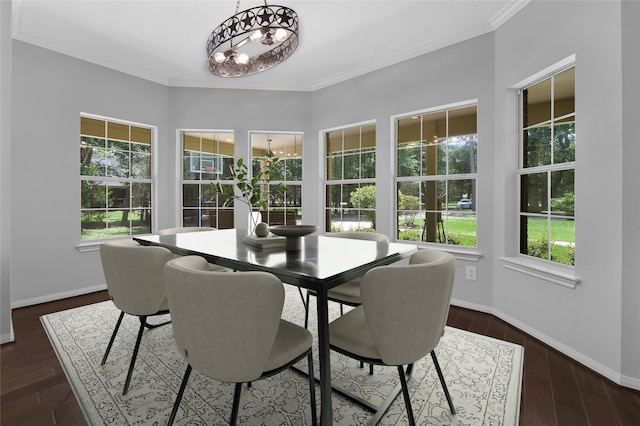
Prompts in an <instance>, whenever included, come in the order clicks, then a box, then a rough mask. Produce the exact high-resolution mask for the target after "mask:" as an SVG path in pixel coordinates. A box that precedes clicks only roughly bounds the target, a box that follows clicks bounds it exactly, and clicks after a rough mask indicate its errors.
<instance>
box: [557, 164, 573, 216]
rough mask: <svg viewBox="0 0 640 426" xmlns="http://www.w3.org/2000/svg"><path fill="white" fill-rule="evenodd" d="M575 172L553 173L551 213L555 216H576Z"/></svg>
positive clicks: (559, 171) (562, 171)
mask: <svg viewBox="0 0 640 426" xmlns="http://www.w3.org/2000/svg"><path fill="white" fill-rule="evenodd" d="M574 174H575V173H574V171H573V169H572V170H557V171H553V172H551V212H552V213H553V214H554V215H562V216H574V215H575V208H574V201H575V195H574V188H575V184H574Z"/></svg>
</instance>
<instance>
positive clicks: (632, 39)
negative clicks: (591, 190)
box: [622, 1, 640, 381]
mask: <svg viewBox="0 0 640 426" xmlns="http://www.w3.org/2000/svg"><path fill="white" fill-rule="evenodd" d="M638 22H640V2H636V1H625V2H623V3H622V87H623V91H622V108H623V112H622V138H623V147H622V167H623V174H622V178H623V182H622V194H623V195H622V229H623V233H622V253H623V257H622V375H623V376H624V377H627V378H628V380H629V381H632V380H634V379H633V378H635V380H636V381H637V380H638V379H640V262H639V261H638V259H640V220H638V217H639V214H638V212H639V211H640V208H639V207H640V201H639V200H640V167H638V159H639V158H640V143H639V142H640V25H638Z"/></svg>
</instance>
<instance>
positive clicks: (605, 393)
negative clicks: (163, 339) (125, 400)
mask: <svg viewBox="0 0 640 426" xmlns="http://www.w3.org/2000/svg"><path fill="white" fill-rule="evenodd" d="M103 300H107V292H106V291H101V292H97V293H92V294H88V295H84V296H78V297H73V298H69V299H64V300H59V301H55V302H50V303H43V304H40V305H35V306H29V307H25V308H20V309H15V310H14V311H13V326H14V333H15V336H16V341H15V342H13V343H7V344H4V345H2V347H1V353H0V357H1V364H2V369H1V374H2V380H1V382H2V392H1V395H0V398H1V408H0V411H1V417H0V424H1V425H6V426H9V425H11V426H18V425H28V426H38V425H54V424H57V425H86V422H85V420H84V417H83V414H82V412H81V411H80V407H79V406H78V403H77V402H76V399H75V396H74V394H73V392H72V391H71V388H70V387H69V384H68V382H67V380H66V377H65V375H64V372H63V371H62V369H61V367H60V364H59V362H58V359H57V358H56V355H55V353H54V351H53V349H52V348H51V344H50V343H49V340H48V338H47V336H46V334H45V332H44V329H43V328H42V325H41V324H40V320H39V317H40V316H41V315H44V314H48V313H51V312H57V311H61V310H64V309H69V308H73V307H76V306H82V305H86V304H90V303H95V302H99V301H103ZM448 324H449V325H451V326H453V327H456V328H460V329H463V330H468V331H471V332H474V333H478V334H483V335H486V336H490V337H494V338H497V339H501V340H506V341H509V342H513V343H517V344H519V345H522V346H524V348H525V352H524V353H525V356H524V374H523V378H522V400H521V407H520V424H521V425H523V426H533V425H542V426H552V425H559V426H564V425H567V426H573V425H576V426H583V425H590V426H600V425H602V426H610V425H625V426H626V425H629V426H638V425H640V392H637V391H633V390H630V389H627V388H623V387H620V386H617V385H616V384H614V383H612V382H611V381H609V380H607V379H605V378H603V377H602V376H600V375H598V374H596V373H594V372H593V371H591V370H589V369H588V368H586V367H584V366H582V365H581V364H579V363H576V362H575V361H573V360H571V359H570V358H568V357H566V356H564V355H562V354H560V353H559V352H557V351H555V350H553V349H551V348H550V347H548V346H546V345H545V344H543V343H541V342H540V341H538V340H536V339H534V338H532V337H531V336H529V335H527V334H525V333H523V332H522V331H520V330H518V329H517V328H515V327H512V326H510V325H509V324H507V323H505V322H504V321H502V320H500V319H498V318H496V317H494V316H492V315H488V314H484V313H480V312H475V311H471V310H468V309H463V308H458V307H454V306H452V307H451V311H450V315H449V321H448Z"/></svg>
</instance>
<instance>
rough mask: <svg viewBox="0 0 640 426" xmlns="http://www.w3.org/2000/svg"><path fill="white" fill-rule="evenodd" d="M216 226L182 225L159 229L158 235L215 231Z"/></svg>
mask: <svg viewBox="0 0 640 426" xmlns="http://www.w3.org/2000/svg"><path fill="white" fill-rule="evenodd" d="M215 230H216V228H213V227H210V226H182V227H178V228H165V229H161V230H159V231H158V235H171V234H182V233H185V232H199V231H215Z"/></svg>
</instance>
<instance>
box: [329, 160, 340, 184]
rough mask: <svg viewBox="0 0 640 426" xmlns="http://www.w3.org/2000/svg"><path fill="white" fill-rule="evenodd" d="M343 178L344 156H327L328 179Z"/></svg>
mask: <svg viewBox="0 0 640 426" xmlns="http://www.w3.org/2000/svg"><path fill="white" fill-rule="evenodd" d="M339 179H342V156H333V157H327V180H339Z"/></svg>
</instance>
